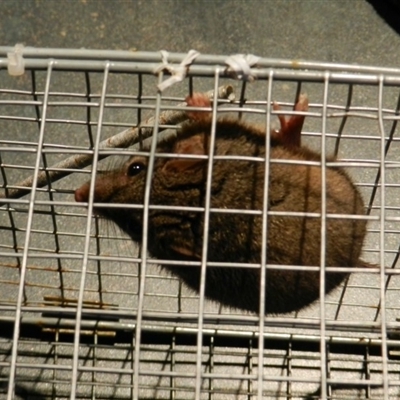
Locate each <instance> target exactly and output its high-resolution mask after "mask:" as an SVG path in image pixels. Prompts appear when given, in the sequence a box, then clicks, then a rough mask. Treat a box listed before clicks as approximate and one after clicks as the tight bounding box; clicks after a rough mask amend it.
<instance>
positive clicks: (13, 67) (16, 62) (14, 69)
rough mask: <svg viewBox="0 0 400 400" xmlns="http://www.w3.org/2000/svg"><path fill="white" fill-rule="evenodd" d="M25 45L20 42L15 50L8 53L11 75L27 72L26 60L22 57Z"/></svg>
mask: <svg viewBox="0 0 400 400" xmlns="http://www.w3.org/2000/svg"><path fill="white" fill-rule="evenodd" d="M23 51H24V45H23V44H21V43H18V44H16V45H15V47H14V51H10V52H9V53H7V58H8V73H9V74H10V75H11V76H20V75H23V74H24V72H25V60H24V58H23V57H22V53H23Z"/></svg>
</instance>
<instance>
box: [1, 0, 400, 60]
mask: <svg viewBox="0 0 400 400" xmlns="http://www.w3.org/2000/svg"><path fill="white" fill-rule="evenodd" d="M381 3H382V2H381ZM19 42H22V43H24V44H25V45H27V46H37V47H60V48H71V47H72V48H81V47H85V48H92V49H124V50H127V49H133V48H134V49H138V50H149V51H156V50H160V49H166V50H168V51H179V52H186V51H187V50H189V49H190V48H194V49H196V50H198V51H200V52H202V53H209V54H231V53H253V54H256V55H259V56H264V57H280V58H296V59H297V58H303V59H311V60H318V61H334V62H346V63H360V64H373V65H379V66H387V67H389V66H394V67H396V66H398V65H399V64H400V62H399V61H400V52H398V51H396V49H398V48H399V46H400V36H398V35H397V34H396V32H395V31H394V30H392V29H391V28H390V26H389V25H387V24H386V23H385V22H384V21H383V20H382V19H381V18H380V17H379V16H378V15H377V14H376V12H375V10H374V8H373V7H372V6H371V5H370V4H369V3H368V2H366V1H365V0H351V1H346V0H330V1H326V0H301V1H299V0H260V1H256V0H248V1H244V0H225V1H224V0H213V1H211V0H210V1H207V0H186V1H185V0H133V1H128V0H112V1H110V0H61V1H56V0H2V1H1V2H0V43H1V45H3V46H4V45H14V44H15V43H19Z"/></svg>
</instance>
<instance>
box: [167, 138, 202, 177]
mask: <svg viewBox="0 0 400 400" xmlns="http://www.w3.org/2000/svg"><path fill="white" fill-rule="evenodd" d="M208 139H209V138H208V135H205V134H198V135H193V136H191V137H189V138H186V139H182V140H179V141H177V142H176V144H175V147H174V149H173V152H174V153H177V154H182V155H184V154H188V155H199V156H204V155H207V154H208V148H209V143H208ZM206 163H207V159H206V158H172V159H169V160H168V161H167V162H166V163H165V164H164V166H163V168H162V171H163V172H164V173H180V172H186V171H193V170H198V169H200V168H203V167H204V165H205V164H206Z"/></svg>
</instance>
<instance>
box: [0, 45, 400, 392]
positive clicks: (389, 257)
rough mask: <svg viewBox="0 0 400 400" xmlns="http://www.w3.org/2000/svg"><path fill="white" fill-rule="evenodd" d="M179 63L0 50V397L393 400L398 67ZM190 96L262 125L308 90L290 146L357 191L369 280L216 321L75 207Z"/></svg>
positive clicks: (219, 312)
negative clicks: (80, 195)
mask: <svg viewBox="0 0 400 400" xmlns="http://www.w3.org/2000/svg"><path fill="white" fill-rule="evenodd" d="M191 55H192V58H191V59H190V60H189V61H188V57H187V55H186V54H176V53H170V54H168V53H165V52H162V53H158V52H154V53H153V52H129V51H95V50H84V49H83V50H73V49H70V50H68V49H62V50H61V49H39V48H29V47H27V48H23V47H18V46H17V47H16V48H9V47H0V82H1V83H0V189H1V190H0V382H1V385H0V396H1V398H5V399H8V400H11V399H14V398H15V399H17V398H18V399H41V400H42V399H43V400H44V399H71V400H72V399H89V398H90V399H138V398H140V399H156V398H157V399H158V398H160V399H191V398H195V399H210V400H217V399H254V398H257V399H320V398H322V399H349V398H351V399H354V398H366V399H372V398H375V399H392V398H393V399H394V398H398V397H399V395H400V380H399V372H400V362H399V354H400V353H399V344H400V341H399V327H400V322H399V320H398V318H399V316H400V312H399V309H400V299H399V293H400V287H399V281H398V279H399V278H398V269H397V268H396V263H397V259H398V255H399V233H400V218H399V214H398V210H399V206H398V199H399V197H400V196H399V193H400V184H399V183H398V182H399V179H398V177H399V176H400V175H399V174H400V170H399V168H400V151H399V150H400V149H399V143H400V137H399V133H398V130H397V123H398V120H399V119H400V116H399V113H400V69H388V68H375V67H367V66H356V65H344V64H329V63H318V62H306V61H294V60H277V59H268V58H255V57H245V56H239V58H235V59H234V61H236V62H237V61H238V60H239V66H238V64H235V63H234V62H232V58H230V57H227V56H213V55H197V54H196V56H194V55H193V53H192V54H191ZM189 58H190V57H189ZM14 75H15V76H14ZM170 75H172V78H173V79H172V81H171V80H169V79H171V78H170ZM249 81H252V82H249ZM165 82H167V83H165ZM169 84H172V85H170V86H169ZM160 85H161V86H160ZM194 91H196V92H208V93H209V95H210V96H212V95H213V93H216V92H218V97H219V99H220V100H219V105H218V107H217V108H216V109H215V110H216V114H217V116H220V115H223V114H224V113H225V112H228V111H229V112H230V113H234V114H236V115H237V116H238V117H239V118H243V119H244V120H246V121H249V122H254V123H264V124H265V123H267V125H268V127H267V129H269V128H270V127H272V125H273V123H274V121H275V120H276V116H277V115H278V114H279V113H280V111H274V110H273V108H272V107H271V104H272V102H273V101H275V102H277V103H278V104H280V106H281V108H282V111H281V113H284V114H291V113H293V111H292V109H293V105H294V103H295V99H296V98H297V97H298V95H299V93H303V92H306V93H307V95H308V98H309V101H310V107H309V111H308V112H307V113H306V115H307V116H306V122H305V126H304V131H303V134H302V138H303V141H304V142H305V143H306V144H307V145H308V146H309V147H312V148H314V149H316V150H318V151H321V153H322V154H334V155H335V156H337V157H338V161H337V165H340V166H342V167H344V168H346V169H347V170H348V171H349V173H350V175H351V176H352V178H353V179H354V181H355V182H356V184H357V186H358V187H359V188H360V191H361V193H362V195H363V198H364V200H365V204H366V217H365V218H367V219H368V236H367V239H366V242H365V245H364V253H363V258H364V259H365V260H367V261H369V262H371V263H375V264H376V265H377V268H376V270H374V271H371V272H369V273H367V272H366V271H354V273H353V274H352V275H351V277H350V279H348V280H347V281H346V282H345V283H344V285H341V287H340V288H339V289H338V290H336V291H334V292H333V293H331V294H329V295H328V296H326V297H321V299H320V301H319V302H317V303H316V304H314V305H312V306H310V307H308V308H307V309H305V310H301V311H300V312H297V313H292V314H288V315H275V316H270V315H268V316H260V315H254V314H250V313H245V312H243V311H240V310H230V309H227V308H224V307H222V306H220V305H219V304H216V303H213V302H210V301H208V300H206V299H204V298H203V297H202V296H199V295H198V294H196V293H193V292H192V291H190V290H189V289H187V288H186V287H185V285H183V284H182V282H180V281H179V280H178V279H177V278H175V277H172V276H170V275H168V274H167V273H165V272H163V271H162V270H160V268H159V267H158V264H159V263H160V261H159V260H155V259H152V258H151V257H148V256H146V255H144V256H143V254H144V253H143V252H141V251H140V249H138V248H137V247H135V246H134V244H133V243H132V241H131V240H130V239H129V238H127V236H126V235H124V234H123V233H121V232H119V231H118V230H117V229H115V227H113V225H112V224H105V223H102V221H100V220H99V219H98V218H97V217H95V216H93V213H92V208H91V206H92V205H93V203H92V202H91V203H90V205H89V208H87V207H84V206H82V205H80V204H77V203H75V201H74V197H73V193H74V190H75V189H76V188H77V187H79V186H80V185H81V184H82V183H83V182H85V181H87V180H89V179H90V178H91V177H93V176H94V175H95V173H96V171H98V170H101V169H107V168H108V169H109V168H112V166H113V165H115V164H116V163H118V162H119V161H115V160H114V161H110V159H112V158H116V159H119V158H120V157H121V156H124V157H126V156H129V155H131V154H134V153H135V151H137V148H138V147H137V146H138V145H139V144H140V143H141V142H142V141H145V140H151V136H152V135H153V133H154V132H155V134H157V135H159V136H160V137H162V136H163V135H165V134H168V133H169V132H171V131H174V129H176V125H177V124H179V123H180V122H182V121H183V120H184V119H185V115H186V114H185V103H184V99H185V96H187V95H188V94H189V93H193V92H194ZM214 96H215V95H214ZM92 166H93V167H94V168H92ZM148 240H151V238H148ZM143 265H145V268H144V269H143V268H142V266H143ZM266 268H267V270H268V265H267V266H266ZM260 338H261V339H262V340H260Z"/></svg>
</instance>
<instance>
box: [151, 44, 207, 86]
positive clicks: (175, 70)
mask: <svg viewBox="0 0 400 400" xmlns="http://www.w3.org/2000/svg"><path fill="white" fill-rule="evenodd" d="M160 53H161V60H162V64H160V65H159V66H158V67H157V68H155V69H154V71H153V72H154V73H155V74H157V73H159V72H160V71H164V70H166V71H168V72H169V73H170V74H171V76H170V77H169V78H168V79H166V80H165V81H163V82H161V83H159V84H158V85H157V87H158V89H159V90H160V91H161V92H162V91H163V90H165V89H166V88H168V87H170V86H172V85H173V84H175V83H177V82H182V81H183V80H184V79H185V77H186V74H187V68H188V67H189V66H190V65H191V64H192V63H193V61H194V60H195V59H196V58H197V56H199V55H200V53H199V52H198V51H196V50H190V51H189V53H188V54H187V55H186V57H185V58H184V59H183V60H182V62H181V63H180V64H179V65H177V66H174V65H172V64H169V63H168V55H169V53H168V51H166V50H161V51H160Z"/></svg>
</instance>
